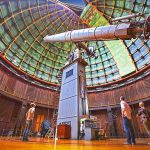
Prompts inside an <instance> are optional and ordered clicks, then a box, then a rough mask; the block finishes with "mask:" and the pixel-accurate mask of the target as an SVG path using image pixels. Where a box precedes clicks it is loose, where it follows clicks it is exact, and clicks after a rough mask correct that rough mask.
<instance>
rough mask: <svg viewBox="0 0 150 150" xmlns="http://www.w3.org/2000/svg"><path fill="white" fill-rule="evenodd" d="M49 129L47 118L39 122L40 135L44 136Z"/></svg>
mask: <svg viewBox="0 0 150 150" xmlns="http://www.w3.org/2000/svg"><path fill="white" fill-rule="evenodd" d="M49 129H50V122H49V120H48V119H45V120H44V121H43V122H42V124H41V137H43V138H44V137H45V135H46V133H47V132H48V130H49Z"/></svg>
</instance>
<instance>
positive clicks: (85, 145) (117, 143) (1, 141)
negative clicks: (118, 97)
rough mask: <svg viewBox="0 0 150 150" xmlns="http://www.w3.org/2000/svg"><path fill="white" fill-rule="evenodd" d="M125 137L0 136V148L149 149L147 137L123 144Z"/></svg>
mask: <svg viewBox="0 0 150 150" xmlns="http://www.w3.org/2000/svg"><path fill="white" fill-rule="evenodd" d="M124 142H125V139H107V140H97V141H84V140H57V142H56V145H55V144H54V140H52V139H50V140H48V139H44V140H41V139H40V138H30V140H29V142H22V141H21V140H20V138H2V137H1V138H0V150H150V145H148V144H147V143H148V139H137V145H133V146H132V145H125V144H123V143H124Z"/></svg>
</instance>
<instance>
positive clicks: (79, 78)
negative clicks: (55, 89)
mask: <svg viewBox="0 0 150 150" xmlns="http://www.w3.org/2000/svg"><path fill="white" fill-rule="evenodd" d="M86 65H87V63H86V62H85V61H84V60H83V59H81V58H77V59H76V60H74V61H73V62H71V63H70V64H69V65H67V66H65V67H64V68H63V74H62V84H61V92H60V101H59V108H58V120H57V125H58V124H60V123H68V124H70V125H71V139H78V138H79V130H80V128H79V125H80V124H79V120H80V118H81V117H82V116H83V115H88V102H87V93H86V88H85V85H86V78H85V66H86Z"/></svg>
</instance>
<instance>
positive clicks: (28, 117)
mask: <svg viewBox="0 0 150 150" xmlns="http://www.w3.org/2000/svg"><path fill="white" fill-rule="evenodd" d="M35 106H36V105H35V103H31V104H30V109H29V110H28V111H27V113H26V125H25V129H24V132H23V139H22V140H23V141H28V134H29V132H30V128H31V125H32V121H33V118H34V113H35Z"/></svg>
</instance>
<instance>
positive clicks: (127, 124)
mask: <svg viewBox="0 0 150 150" xmlns="http://www.w3.org/2000/svg"><path fill="white" fill-rule="evenodd" d="M123 125H124V130H125V132H126V138H127V143H129V144H131V143H135V135H134V130H133V127H132V124H131V120H130V119H128V118H127V117H124V118H123Z"/></svg>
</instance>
